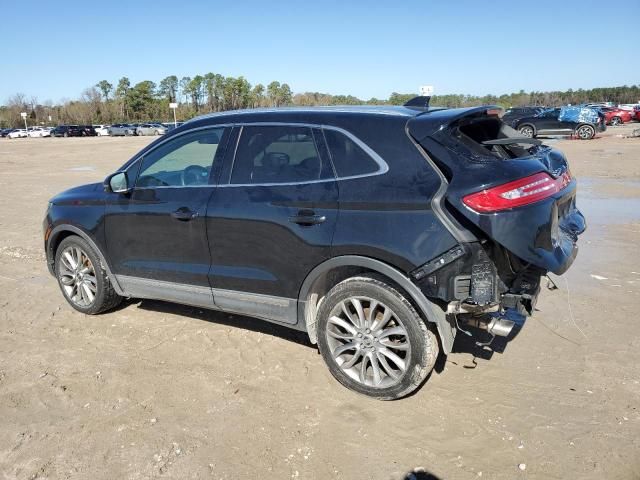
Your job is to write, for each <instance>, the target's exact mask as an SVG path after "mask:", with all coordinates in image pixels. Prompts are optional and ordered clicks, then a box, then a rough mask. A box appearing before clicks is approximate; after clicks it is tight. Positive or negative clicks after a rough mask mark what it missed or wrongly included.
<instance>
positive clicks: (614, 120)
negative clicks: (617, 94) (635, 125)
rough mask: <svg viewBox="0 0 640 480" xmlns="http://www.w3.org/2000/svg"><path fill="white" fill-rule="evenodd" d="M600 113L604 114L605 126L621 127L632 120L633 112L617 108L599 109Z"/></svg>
mask: <svg viewBox="0 0 640 480" xmlns="http://www.w3.org/2000/svg"><path fill="white" fill-rule="evenodd" d="M600 111H601V112H602V113H604V118H605V120H606V122H607V125H622V124H623V123H627V122H630V121H631V119H632V118H633V112H630V111H628V110H623V109H621V108H618V107H601V108H600Z"/></svg>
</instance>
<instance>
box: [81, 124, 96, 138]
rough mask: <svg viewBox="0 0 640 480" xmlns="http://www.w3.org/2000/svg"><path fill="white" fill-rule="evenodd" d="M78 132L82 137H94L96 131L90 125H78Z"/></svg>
mask: <svg viewBox="0 0 640 480" xmlns="http://www.w3.org/2000/svg"><path fill="white" fill-rule="evenodd" d="M80 132H81V135H82V136H83V137H95V136H96V130H95V129H94V128H93V126H92V125H80Z"/></svg>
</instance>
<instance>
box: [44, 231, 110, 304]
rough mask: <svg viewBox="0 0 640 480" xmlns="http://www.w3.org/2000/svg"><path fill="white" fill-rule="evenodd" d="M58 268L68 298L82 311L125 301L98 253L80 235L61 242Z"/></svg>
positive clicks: (56, 259) (57, 254)
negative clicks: (115, 287)
mask: <svg viewBox="0 0 640 480" xmlns="http://www.w3.org/2000/svg"><path fill="white" fill-rule="evenodd" d="M55 272H56V277H57V279H58V284H59V285H60V290H62V294H63V295H64V298H65V299H66V300H67V302H69V304H70V305H71V306H72V307H73V308H75V309H76V310H78V311H79V312H82V313H85V314H88V315H95V314H97V313H101V312H104V311H106V310H109V309H112V308H114V307H116V306H117V305H118V304H119V303H120V302H121V301H122V297H120V296H119V295H118V294H117V293H116V291H115V290H114V288H113V285H111V281H110V280H109V277H108V276H107V272H106V271H105V270H104V268H102V265H101V263H100V258H99V256H98V254H97V253H96V252H95V250H94V249H93V248H92V247H91V245H89V244H88V243H87V242H86V241H85V240H83V239H82V238H80V237H77V236H71V237H67V238H65V239H64V240H63V241H62V242H61V243H60V245H59V246H58V249H57V251H56V258H55Z"/></svg>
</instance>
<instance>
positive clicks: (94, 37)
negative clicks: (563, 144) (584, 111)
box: [0, 0, 640, 103]
mask: <svg viewBox="0 0 640 480" xmlns="http://www.w3.org/2000/svg"><path fill="white" fill-rule="evenodd" d="M2 3H3V5H2V28H1V29H0V46H1V47H2V55H1V57H0V103H3V102H4V101H5V100H6V99H7V98H8V97H9V96H10V95H12V94H14V93H16V92H21V93H24V94H26V95H28V96H36V97H38V99H39V100H40V101H41V102H42V101H45V100H47V99H49V100H52V101H54V102H55V101H59V100H61V99H63V98H75V97H78V96H79V95H80V93H81V92H82V90H83V89H85V88H86V87H89V86H92V85H94V84H95V83H97V82H98V81H99V80H102V79H107V80H109V81H110V82H111V83H114V84H115V83H117V80H118V78H120V77H121V76H128V77H129V79H130V80H131V82H132V84H135V83H137V82H139V81H142V80H153V81H155V82H158V81H160V80H161V79H162V78H163V77H165V76H167V75H172V74H175V75H177V76H178V77H182V76H193V75H196V74H198V73H200V74H204V73H207V72H214V73H221V74H223V75H231V76H240V75H243V76H244V77H245V78H247V79H248V80H249V81H250V82H251V83H252V84H255V83H263V84H267V83H269V82H270V81H272V80H279V81H281V82H287V83H289V85H290V86H291V88H292V89H293V91H294V92H303V91H321V92H328V93H333V94H338V93H342V94H351V95H356V96H358V97H360V98H363V99H368V98H370V97H373V96H375V97H378V98H386V97H388V96H389V94H390V93H391V92H393V91H398V92H407V93H409V92H415V91H417V89H418V86H419V85H425V84H427V85H434V86H435V93H436V94H438V93H440V94H444V93H470V94H480V95H482V94H487V93H492V94H500V93H509V92H512V91H518V90H520V89H524V90H525V91H531V90H564V89H568V88H574V89H577V88H592V87H597V86H618V85H625V84H627V85H631V84H638V83H640V61H639V60H640V54H639V53H638V51H639V50H638V45H639V43H638V42H639V40H638V19H640V1H639V0H616V1H615V2H604V1H602V0H599V1H591V0H581V1H579V2H578V1H562V0H559V1H558V0H556V1H546V0H537V1H535V2H516V1H502V0H500V1H481V0H478V1H471V0H468V1H463V0H460V1H453V0H450V1H436V0H434V1H427V0H423V1H412V0H409V1H394V2H391V1H388V0H387V1H384V2H382V1H381V2H377V1H373V0H371V1H351V2H349V1H346V0H342V1H321V0H318V1H314V2H307V1H303V0H300V1H281V2H278V1H275V0H274V1H270V2H267V1H263V2H257V1H251V0H246V1H224V2H219V1H190V0H182V1H175V0H173V1H165V0H153V1H146V0H135V1H130V0H128V1H124V2H119V1H114V0H111V1H98V0H84V1H82V2H79V1H75V0H62V1H51V0H47V1H39V0H37V1H33V0H31V1H7V2H2Z"/></svg>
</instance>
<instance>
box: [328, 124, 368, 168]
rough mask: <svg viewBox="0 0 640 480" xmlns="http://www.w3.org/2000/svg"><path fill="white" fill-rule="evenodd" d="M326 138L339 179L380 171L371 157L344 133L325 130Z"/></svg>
mask: <svg viewBox="0 0 640 480" xmlns="http://www.w3.org/2000/svg"><path fill="white" fill-rule="evenodd" d="M324 136H325V138H326V140H327V146H328V147H329V152H330V154H331V160H333V166H334V168H335V169H336V174H337V176H338V177H353V176H359V175H367V174H371V173H375V172H377V171H378V170H380V165H378V163H377V162H376V161H375V160H374V159H373V158H372V157H371V155H369V154H368V153H367V152H365V151H364V149H363V148H362V147H360V146H359V145H358V144H357V143H356V142H355V141H354V140H352V139H351V138H349V137H348V136H346V135H345V134H344V133H342V132H339V131H336V130H330V129H325V130H324Z"/></svg>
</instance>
